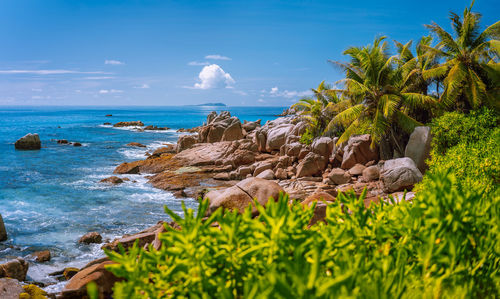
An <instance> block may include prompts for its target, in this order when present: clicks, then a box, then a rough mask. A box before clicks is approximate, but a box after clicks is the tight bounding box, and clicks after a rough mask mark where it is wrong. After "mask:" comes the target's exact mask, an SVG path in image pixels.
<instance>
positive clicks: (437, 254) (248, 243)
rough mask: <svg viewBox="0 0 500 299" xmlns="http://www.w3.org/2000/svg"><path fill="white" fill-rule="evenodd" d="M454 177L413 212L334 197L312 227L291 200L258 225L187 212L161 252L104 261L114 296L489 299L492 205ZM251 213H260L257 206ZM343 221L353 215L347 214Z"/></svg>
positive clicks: (405, 206) (495, 211) (494, 228)
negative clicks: (458, 185) (111, 262)
mask: <svg viewBox="0 0 500 299" xmlns="http://www.w3.org/2000/svg"><path fill="white" fill-rule="evenodd" d="M455 180H456V178H455V177H454V176H453V175H451V174H449V173H439V174H436V175H431V176H430V181H429V183H428V186H427V188H426V189H425V190H423V191H422V192H420V193H419V194H417V197H416V198H415V199H414V201H413V203H410V202H407V201H402V202H401V203H400V204H394V202H393V204H388V203H385V202H381V203H379V204H372V205H371V206H370V208H369V209H366V208H365V206H364V197H365V194H362V195H361V196H360V197H359V198H356V196H355V195H354V194H353V193H348V194H340V195H339V196H338V198H337V201H335V202H333V203H329V204H328V206H327V211H326V215H327V216H326V222H327V224H325V223H322V222H319V223H318V224H315V225H313V226H312V227H310V228H308V224H309V221H310V219H311V217H312V215H313V211H314V208H315V207H310V208H307V207H303V206H302V205H301V204H300V203H297V202H293V203H291V204H289V203H288V201H289V200H288V197H287V196H281V197H280V198H279V200H278V201H276V202H274V201H272V200H271V201H270V202H269V203H268V205H267V206H266V207H262V206H258V205H257V208H258V210H259V212H260V215H259V216H258V217H257V218H252V216H251V210H250V209H247V210H246V212H245V213H244V214H238V213H236V212H227V213H224V214H223V213H222V211H221V210H218V211H216V212H215V213H214V214H213V215H212V216H211V217H210V218H208V219H205V220H204V219H203V215H205V211H206V210H207V207H208V202H207V201H203V202H202V203H201V204H200V206H199V208H198V213H197V214H195V213H194V211H192V210H186V209H185V208H184V215H185V217H184V219H181V218H180V217H179V216H177V215H176V214H175V213H173V212H172V211H170V210H169V209H168V208H165V209H166V212H167V213H168V214H169V215H170V216H171V217H172V218H174V219H175V221H176V222H177V223H178V224H179V225H180V226H181V229H180V230H173V229H171V228H169V227H167V230H168V232H166V233H164V234H162V235H161V237H160V239H161V240H162V242H163V246H162V248H161V249H160V250H158V251H157V250H154V249H153V248H152V247H151V246H150V248H149V250H144V249H142V248H139V247H137V245H136V246H133V247H132V248H131V249H130V251H129V252H128V253H125V252H124V251H122V252H121V253H116V252H107V254H108V255H109V257H110V258H111V259H112V260H114V261H116V262H118V264H114V265H110V266H107V267H108V269H109V270H110V271H112V272H113V273H114V274H116V275H117V276H119V277H123V278H125V279H126V280H125V281H122V282H119V283H117V284H116V285H115V287H114V298H167V297H168V298H171V297H172V298H177V297H190V298H210V297H219V298H256V297H258V298H316V297H318V298H339V297H341V298H346V297H362V298H381V297H384V298H385V297H403V298H409V297H411V298H422V297H450V298H452V297H461V298H463V297H495V296H498V295H499V290H498V286H499V285H500V278H499V277H500V275H499V274H500V273H499V271H500V270H499V269H500V246H499V245H498V242H497V240H498V239H500V235H499V234H500V229H499V227H498V225H499V223H498V219H499V218H498V217H499V216H500V215H499V211H500V204H499V199H498V198H491V199H489V200H484V199H483V197H481V196H480V194H478V193H475V192H473V191H471V192H463V191H462V190H459V189H454V188H453V185H454V184H455ZM256 204H257V203H256ZM345 211H350V212H348V213H346V212H345Z"/></svg>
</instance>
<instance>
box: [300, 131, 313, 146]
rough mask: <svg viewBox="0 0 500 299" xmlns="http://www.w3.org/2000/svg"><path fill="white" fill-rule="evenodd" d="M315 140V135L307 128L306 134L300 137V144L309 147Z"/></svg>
mask: <svg viewBox="0 0 500 299" xmlns="http://www.w3.org/2000/svg"><path fill="white" fill-rule="evenodd" d="M314 138H315V136H314V134H313V133H312V132H311V130H310V129H309V128H307V129H306V131H305V132H304V134H302V136H300V140H299V142H300V143H302V144H307V145H309V144H311V143H312V142H313V140H314Z"/></svg>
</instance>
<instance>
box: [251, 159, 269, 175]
mask: <svg viewBox="0 0 500 299" xmlns="http://www.w3.org/2000/svg"><path fill="white" fill-rule="evenodd" d="M254 165H255V170H254V171H253V176H254V177H256V176H258V175H259V174H260V173H261V172H263V171H264V170H269V169H273V164H272V163H271V162H268V161H262V162H257V163H255V164H254Z"/></svg>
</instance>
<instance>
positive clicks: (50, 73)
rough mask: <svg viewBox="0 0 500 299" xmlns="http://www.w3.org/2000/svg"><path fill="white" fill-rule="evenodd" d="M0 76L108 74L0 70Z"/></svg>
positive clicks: (68, 71)
mask: <svg viewBox="0 0 500 299" xmlns="http://www.w3.org/2000/svg"><path fill="white" fill-rule="evenodd" d="M0 74H30V75H61V74H109V73H105V72H80V71H73V70H0Z"/></svg>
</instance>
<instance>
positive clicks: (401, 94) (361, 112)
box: [327, 37, 434, 158]
mask: <svg viewBox="0 0 500 299" xmlns="http://www.w3.org/2000/svg"><path fill="white" fill-rule="evenodd" d="M384 40H385V37H380V38H376V39H375V41H374V42H373V45H369V46H366V47H351V48H348V49H347V50H346V51H345V52H344V55H349V56H350V62H349V63H342V62H337V61H330V62H332V63H333V64H334V65H336V66H338V67H340V68H341V69H342V70H343V71H344V72H345V75H346V78H345V79H343V80H341V81H339V83H343V84H344V88H343V89H341V90H339V91H340V92H341V93H342V95H343V97H344V100H343V101H342V102H341V103H338V104H337V106H340V105H343V106H344V107H347V108H346V109H345V110H343V111H342V112H340V113H338V114H337V115H336V116H335V117H334V118H333V119H332V120H331V121H330V124H329V126H332V125H342V126H343V127H345V131H344V133H343V134H342V135H341V136H340V137H339V140H338V142H337V144H341V143H343V142H345V141H347V140H348V139H349V137H350V136H351V135H353V134H366V133H368V134H370V135H371V137H372V146H375V144H378V143H381V142H382V143H384V144H383V145H382V144H381V146H383V153H382V156H383V158H392V150H396V151H397V152H399V153H400V154H401V153H402V152H404V148H403V145H402V144H403V141H402V140H401V138H400V135H401V132H403V131H405V132H407V133H411V132H412V131H413V129H414V128H415V126H418V125H421V123H420V122H418V121H417V120H415V119H414V118H412V117H411V116H410V115H409V112H410V110H411V109H414V108H416V107H420V106H424V105H427V104H431V103H433V102H434V99H433V98H432V97H430V96H427V95H425V94H421V93H418V92H412V91H411V90H406V89H405V80H404V79H403V69H402V68H401V67H398V65H397V64H396V63H395V59H396V58H397V57H390V56H389V55H388V50H387V48H388V47H387V42H386V41H384ZM327 129H329V128H327Z"/></svg>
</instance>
